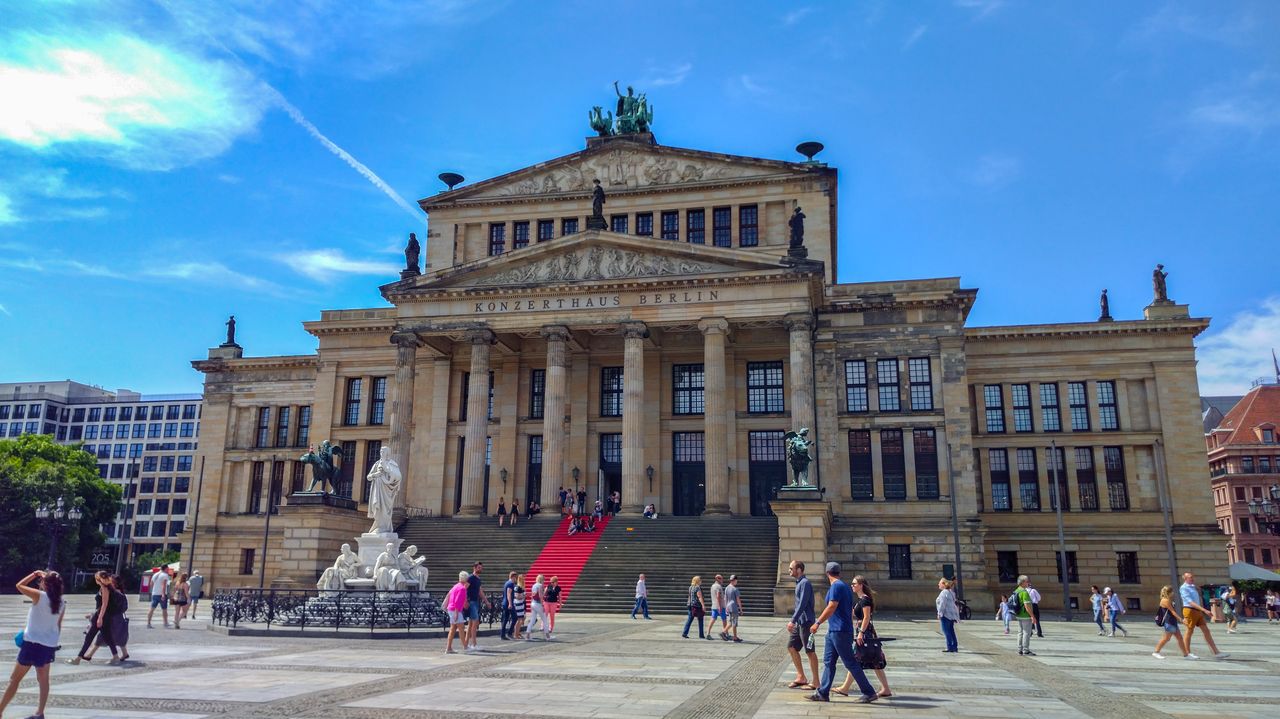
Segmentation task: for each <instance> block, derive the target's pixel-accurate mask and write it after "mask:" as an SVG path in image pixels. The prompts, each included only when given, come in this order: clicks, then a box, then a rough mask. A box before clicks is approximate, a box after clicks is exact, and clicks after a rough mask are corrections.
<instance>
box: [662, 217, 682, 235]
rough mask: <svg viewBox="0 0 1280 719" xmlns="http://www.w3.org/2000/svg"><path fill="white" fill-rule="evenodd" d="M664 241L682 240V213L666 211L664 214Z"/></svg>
mask: <svg viewBox="0 0 1280 719" xmlns="http://www.w3.org/2000/svg"><path fill="white" fill-rule="evenodd" d="M662 239H664V240H678V239H680V212H679V211H677V210H665V211H663V213H662Z"/></svg>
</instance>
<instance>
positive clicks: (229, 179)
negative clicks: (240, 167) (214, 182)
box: [218, 172, 241, 185]
mask: <svg viewBox="0 0 1280 719" xmlns="http://www.w3.org/2000/svg"><path fill="white" fill-rule="evenodd" d="M218 182H225V183H227V184H228V185H238V184H240V182H241V178H240V177H239V176H238V175H231V174H227V173H225V172H224V173H221V174H219V175H218Z"/></svg>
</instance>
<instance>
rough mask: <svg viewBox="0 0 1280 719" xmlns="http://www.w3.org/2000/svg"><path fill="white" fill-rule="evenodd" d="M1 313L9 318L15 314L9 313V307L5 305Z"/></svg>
mask: <svg viewBox="0 0 1280 719" xmlns="http://www.w3.org/2000/svg"><path fill="white" fill-rule="evenodd" d="M0 312H3V313H5V315H7V316H9V317H12V316H13V313H12V312H10V311H9V308H8V307H5V306H4V305H0Z"/></svg>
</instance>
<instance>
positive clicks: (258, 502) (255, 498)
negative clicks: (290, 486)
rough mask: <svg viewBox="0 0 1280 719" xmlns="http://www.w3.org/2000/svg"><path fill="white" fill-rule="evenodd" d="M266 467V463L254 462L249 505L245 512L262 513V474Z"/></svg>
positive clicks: (250, 473)
mask: <svg viewBox="0 0 1280 719" xmlns="http://www.w3.org/2000/svg"><path fill="white" fill-rule="evenodd" d="M266 466H267V463H266V462H254V463H253V465H252V466H251V467H250V470H249V504H248V506H247V507H245V511H246V512H248V513H249V514H258V513H259V512H261V511H262V473H263V471H264V470H265V468H266Z"/></svg>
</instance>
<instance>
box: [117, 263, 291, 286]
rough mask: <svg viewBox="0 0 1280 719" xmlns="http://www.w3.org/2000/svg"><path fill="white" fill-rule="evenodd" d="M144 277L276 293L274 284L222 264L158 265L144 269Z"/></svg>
mask: <svg viewBox="0 0 1280 719" xmlns="http://www.w3.org/2000/svg"><path fill="white" fill-rule="evenodd" d="M141 274H142V275H143V276H144V277H155V278H159V279H169V280H182V281H184V282H199V283H203V284H209V285H218V286H227V285H230V286H233V287H239V288H241V289H246V290H259V291H272V292H274V291H276V290H278V289H279V288H278V287H276V285H275V284H274V283H272V282H268V281H267V280H264V279H261V278H259V277H254V276H252V275H246V274H244V273H243V272H237V271H235V270H233V269H231V268H229V267H227V266H226V265H224V264H222V263H221V262H181V263H178V264H174V265H158V266H153V267H149V268H146V269H143V270H142V272H141Z"/></svg>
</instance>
